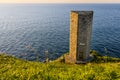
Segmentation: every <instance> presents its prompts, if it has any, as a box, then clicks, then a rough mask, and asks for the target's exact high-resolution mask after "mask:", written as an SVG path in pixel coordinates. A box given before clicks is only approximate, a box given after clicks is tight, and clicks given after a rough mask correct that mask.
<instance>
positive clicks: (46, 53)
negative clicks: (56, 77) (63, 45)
mask: <svg viewBox="0 0 120 80" xmlns="http://www.w3.org/2000/svg"><path fill="white" fill-rule="evenodd" d="M48 54H49V52H48V50H46V51H45V56H46V59H45V61H46V62H49V58H48Z"/></svg>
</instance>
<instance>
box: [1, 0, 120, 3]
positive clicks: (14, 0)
mask: <svg viewBox="0 0 120 80" xmlns="http://www.w3.org/2000/svg"><path fill="white" fill-rule="evenodd" d="M0 3H120V0H0Z"/></svg>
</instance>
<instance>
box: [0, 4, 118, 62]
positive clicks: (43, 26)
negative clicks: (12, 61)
mask: <svg viewBox="0 0 120 80" xmlns="http://www.w3.org/2000/svg"><path fill="white" fill-rule="evenodd" d="M71 10H93V11H94V20H93V29H92V42H91V49H93V50H97V51H98V52H100V53H105V52H107V55H109V56H114V57H120V4H0V52H4V53H7V54H11V55H14V56H16V57H19V58H22V59H27V60H35V59H36V53H37V54H38V55H39V60H40V61H43V60H45V51H46V50H48V51H49V58H50V59H55V58H57V57H59V56H61V55H62V54H63V53H65V52H68V51H69V24H70V23H69V19H70V17H69V16H70V11H71ZM26 46H32V48H34V50H32V49H29V48H26ZM103 55H104V54H103Z"/></svg>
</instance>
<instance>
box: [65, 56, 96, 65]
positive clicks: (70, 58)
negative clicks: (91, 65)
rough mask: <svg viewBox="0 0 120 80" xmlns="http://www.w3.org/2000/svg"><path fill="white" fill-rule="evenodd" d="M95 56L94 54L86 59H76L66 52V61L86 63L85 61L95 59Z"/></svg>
mask: <svg viewBox="0 0 120 80" xmlns="http://www.w3.org/2000/svg"><path fill="white" fill-rule="evenodd" d="M93 58H94V57H93V56H92V55H89V57H88V58H87V59H85V60H79V61H78V60H75V59H74V58H73V56H71V55H69V54H66V55H65V63H70V64H85V63H88V62H90V61H91V60H93Z"/></svg>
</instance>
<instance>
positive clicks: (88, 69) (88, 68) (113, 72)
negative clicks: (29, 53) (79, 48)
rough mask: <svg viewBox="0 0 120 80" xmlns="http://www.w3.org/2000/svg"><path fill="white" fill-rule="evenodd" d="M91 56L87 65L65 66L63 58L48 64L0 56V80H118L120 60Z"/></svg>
mask: <svg viewBox="0 0 120 80" xmlns="http://www.w3.org/2000/svg"><path fill="white" fill-rule="evenodd" d="M91 54H92V55H93V56H94V60H93V61H91V62H89V63H87V64H79V65H77V64H65V63H64V56H62V57H60V58H59V59H57V60H55V61H52V62H48V63H41V62H31V61H25V60H20V59H17V58H14V57H12V56H6V55H4V54H0V80H16V79H17V80H23V79H25V80H26V79H27V80H58V79H59V80H80V79H81V80H94V79H95V80H104V79H106V80H114V79H120V63H119V62H120V59H119V58H112V57H107V56H101V55H98V54H97V53H96V52H95V51H92V52H91Z"/></svg>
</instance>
